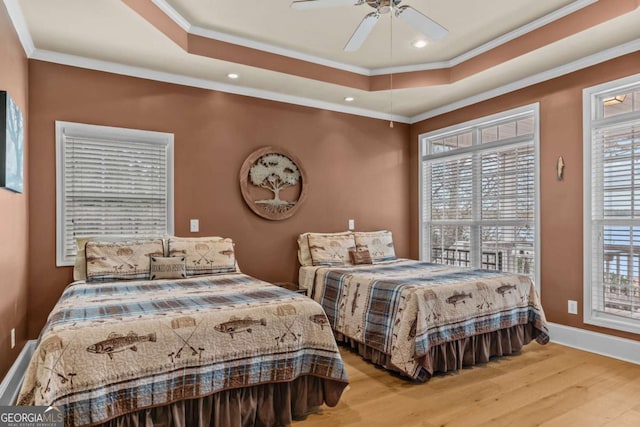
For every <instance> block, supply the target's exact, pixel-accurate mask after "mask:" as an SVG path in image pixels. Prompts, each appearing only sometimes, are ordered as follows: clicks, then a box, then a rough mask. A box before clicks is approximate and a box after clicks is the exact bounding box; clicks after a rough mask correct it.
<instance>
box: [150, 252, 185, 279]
mask: <svg viewBox="0 0 640 427" xmlns="http://www.w3.org/2000/svg"><path fill="white" fill-rule="evenodd" d="M149 260H150V261H149V262H150V264H149V279H151V280H156V279H184V278H185V277H187V268H186V261H187V257H183V256H181V257H180V256H176V257H160V256H151V257H149Z"/></svg>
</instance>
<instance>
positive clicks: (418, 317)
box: [298, 231, 549, 382]
mask: <svg viewBox="0 0 640 427" xmlns="http://www.w3.org/2000/svg"><path fill="white" fill-rule="evenodd" d="M372 236H373V237H372ZM358 237H361V238H360V239H358ZM305 239H306V241H305ZM298 244H299V252H298V257H299V261H300V263H301V267H300V275H299V286H300V287H301V288H303V289H307V292H308V294H309V295H311V296H312V297H313V299H315V300H316V301H317V302H319V303H320V304H321V305H322V307H323V308H324V310H325V312H326V314H327V317H328V320H329V323H330V325H331V328H332V330H333V331H334V334H335V336H336V339H337V340H338V341H339V342H343V343H346V344H348V345H350V346H351V347H352V348H353V349H355V350H356V351H358V352H359V353H360V354H361V355H362V356H363V357H364V358H365V359H367V360H370V361H372V362H374V363H376V364H378V365H380V366H383V367H385V368H387V369H389V370H392V371H396V372H398V373H400V374H401V375H403V376H406V377H409V378H410V379H412V380H415V381H419V382H422V381H426V380H428V379H429V378H430V377H431V376H432V375H433V374H434V373H436V372H447V371H452V370H458V369H461V368H462V367H465V366H471V365H475V364H478V363H486V362H487V361H489V359H490V358H492V357H497V356H505V355H510V354H517V353H518V352H520V351H521V349H522V347H523V346H524V345H526V344H528V343H529V342H531V341H532V340H534V339H535V340H536V341H537V342H538V343H540V344H546V343H547V342H548V341H549V333H548V328H547V324H546V320H545V316H544V311H543V309H542V306H541V304H540V301H539V298H538V294H537V292H536V289H535V286H534V283H533V282H532V280H531V279H530V278H529V277H528V276H525V275H518V274H511V273H505V272H500V271H494V270H474V269H469V268H461V267H452V266H447V265H441V264H434V263H428V262H419V261H414V260H408V259H397V258H396V257H395V251H394V248H393V238H392V236H391V233H390V232H388V231H380V232H371V233H362V235H360V236H359V235H358V233H339V234H319V233H305V234H303V235H301V236H300V238H299V239H298ZM354 252H365V253H366V254H365V255H366V256H365V257H364V258H365V259H367V260H368V262H367V263H364V264H355V265H354V261H355V262H357V260H355V259H354V256H353V255H354ZM349 253H351V254H349ZM316 255H318V256H317V257H316ZM370 258H372V259H370ZM314 263H316V264H319V265H313V264H314ZM310 264H311V265H310Z"/></svg>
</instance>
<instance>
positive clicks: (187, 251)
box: [169, 237, 236, 276]
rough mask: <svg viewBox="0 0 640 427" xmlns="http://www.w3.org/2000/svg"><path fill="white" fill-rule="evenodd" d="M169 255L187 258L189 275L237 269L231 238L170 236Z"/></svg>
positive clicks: (227, 271)
mask: <svg viewBox="0 0 640 427" xmlns="http://www.w3.org/2000/svg"><path fill="white" fill-rule="evenodd" d="M169 256H170V257H176V256H185V257H186V258H187V261H186V266H187V267H186V268H187V276H197V275H200V274H216V273H233V272H235V271H236V257H235V251H234V249H233V241H232V240H231V239H223V238H222V237H195V238H189V237H170V238H169Z"/></svg>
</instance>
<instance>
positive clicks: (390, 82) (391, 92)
mask: <svg viewBox="0 0 640 427" xmlns="http://www.w3.org/2000/svg"><path fill="white" fill-rule="evenodd" d="M392 7H393V6H392ZM389 22H390V24H389V28H390V30H389V32H390V34H389V60H390V62H391V73H389V97H390V108H389V116H390V120H389V127H390V128H392V129H393V13H392V14H390V15H389Z"/></svg>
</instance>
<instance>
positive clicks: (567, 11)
mask: <svg viewBox="0 0 640 427" xmlns="http://www.w3.org/2000/svg"><path fill="white" fill-rule="evenodd" d="M597 1H598V0H578V1H574V2H573V3H570V4H568V5H567V6H564V7H562V8H560V9H558V10H555V11H553V12H551V13H549V14H547V15H545V16H543V17H541V18H538V19H536V20H535V21H532V22H529V23H528V24H525V25H523V26H521V27H519V28H516V29H515V30H513V31H510V32H508V33H506V34H503V35H501V36H499V37H497V38H495V39H493V40H490V41H488V42H486V43H484V44H482V45H480V46H478V47H476V48H474V49H471V50H469V51H467V52H465V53H463V54H461V55H458V56H456V57H454V58H452V59H450V60H448V61H440V62H427V63H424V64H415V65H405V66H399V67H386V68H374V69H371V70H370V73H371V75H372V76H378V75H382V74H389V73H409V72H414V71H427V70H437V69H440V68H451V67H455V66H456V65H459V64H462V63H463V62H465V61H468V60H469V59H471V58H475V57H476V56H479V55H482V54H483V53H485V52H488V51H490V50H491V49H494V48H496V47H498V46H501V45H503V44H505V43H508V42H510V41H511V40H515V39H517V38H518V37H521V36H523V35H525V34H527V33H530V32H532V31H534V30H537V29H538V28H540V27H543V26H545V25H547V24H550V23H552V22H554V21H557V20H558V19H561V18H564V17H565V16H567V15H571V14H572V13H574V12H577V11H578V10H580V9H582V8H585V7H587V6H589V5H591V4H593V3H595V2H597Z"/></svg>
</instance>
